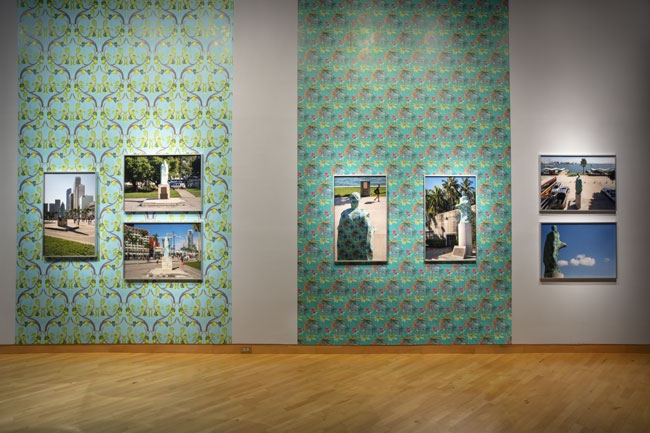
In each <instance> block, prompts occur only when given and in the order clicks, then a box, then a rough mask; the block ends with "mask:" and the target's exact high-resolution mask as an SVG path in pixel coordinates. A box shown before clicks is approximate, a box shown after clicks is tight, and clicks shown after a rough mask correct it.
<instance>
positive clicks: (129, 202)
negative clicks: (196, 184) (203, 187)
mask: <svg viewBox="0 0 650 433" xmlns="http://www.w3.org/2000/svg"><path fill="white" fill-rule="evenodd" d="M174 191H176V192H177V193H178V195H180V197H176V198H169V199H166V200H158V199H152V198H126V197H125V198H124V212H200V211H201V197H195V196H194V194H192V193H190V192H189V191H186V190H184V189H182V188H179V189H175V190H174Z"/></svg>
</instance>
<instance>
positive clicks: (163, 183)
mask: <svg viewBox="0 0 650 433" xmlns="http://www.w3.org/2000/svg"><path fill="white" fill-rule="evenodd" d="M170 196H171V191H170V190H169V166H168V165H167V161H163V163H162V164H160V183H159V184H158V200H167V199H169V197H170Z"/></svg>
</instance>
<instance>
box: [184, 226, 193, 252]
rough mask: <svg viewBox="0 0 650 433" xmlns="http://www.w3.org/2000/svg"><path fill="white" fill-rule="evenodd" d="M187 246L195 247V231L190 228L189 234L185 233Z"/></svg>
mask: <svg viewBox="0 0 650 433" xmlns="http://www.w3.org/2000/svg"><path fill="white" fill-rule="evenodd" d="M185 248H189V249H193V248H194V232H193V231H192V230H188V231H187V235H185Z"/></svg>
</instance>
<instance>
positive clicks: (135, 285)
mask: <svg viewBox="0 0 650 433" xmlns="http://www.w3.org/2000/svg"><path fill="white" fill-rule="evenodd" d="M82 4H83V3H82ZM157 4H158V7H155V8H151V7H147V5H146V4H143V5H137V4H135V3H133V4H132V3H128V4H124V5H120V4H119V3H118V4H116V5H114V4H112V3H110V2H87V7H86V6H82V5H81V4H78V3H76V2H58V3H57V2H45V3H42V2H20V5H19V8H18V14H17V19H18V27H19V35H18V77H19V83H20V89H19V93H18V100H19V102H18V103H19V111H18V135H19V137H18V143H14V144H15V145H17V146H18V233H17V250H18V251H17V266H16V270H15V273H16V279H17V283H16V285H17V291H16V342H17V343H20V344H35V343H59V344H62V343H83V344H89V343H211V344H214V343H228V342H230V341H231V318H230V317H231V316H230V308H231V304H230V295H231V279H230V271H231V270H230V231H231V229H230V225H231V219H230V207H231V205H230V183H231V181H230V179H231V163H230V155H231V143H230V130H231V105H232V103H231V94H232V93H231V74H232V20H233V12H232V9H233V4H232V2H230V1H228V0H225V1H216V2H203V1H201V0H197V1H190V2H182V3H181V2H173V1H172V2H168V3H165V2H160V3H157ZM188 153H191V154H200V155H201V156H202V160H203V163H202V164H203V165H202V172H203V173H202V174H203V178H202V180H201V184H202V190H203V192H202V194H203V195H202V198H203V201H204V203H203V211H202V212H201V213H176V214H174V213H164V212H155V211H148V212H147V213H145V214H138V215H133V214H125V213H124V209H123V192H124V155H133V154H138V155H148V154H157V155H170V154H188ZM46 171H56V172H74V171H87V172H96V173H97V183H98V187H97V192H96V195H94V200H95V202H96V203H97V206H96V211H95V214H96V217H97V242H98V248H97V250H98V254H97V258H96V259H86V260H45V259H44V258H43V253H42V251H41V243H42V241H43V219H44V215H43V201H44V199H43V172H46ZM86 192H87V193H89V194H91V193H90V192H88V191H86ZM92 194H94V192H92ZM145 221H146V222H187V223H202V233H201V234H202V242H201V245H202V247H203V248H204V251H205V253H204V254H203V260H202V263H201V262H199V265H201V264H202V281H200V282H175V281H174V282H170V281H153V282H147V281H137V282H125V281H124V269H123V261H124V259H125V258H124V254H123V244H124V240H123V229H122V224H123V223H125V222H145ZM195 227H199V226H198V225H195Z"/></svg>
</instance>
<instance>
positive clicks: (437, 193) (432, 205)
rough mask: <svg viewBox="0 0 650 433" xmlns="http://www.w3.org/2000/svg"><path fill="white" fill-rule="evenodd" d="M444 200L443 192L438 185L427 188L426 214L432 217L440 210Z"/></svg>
mask: <svg viewBox="0 0 650 433" xmlns="http://www.w3.org/2000/svg"><path fill="white" fill-rule="evenodd" d="M444 201H445V192H444V191H443V190H442V189H440V187H439V186H438V185H436V186H434V187H433V189H428V190H427V214H429V215H431V217H434V216H436V215H437V214H438V212H439V211H441V210H442V208H443V205H444Z"/></svg>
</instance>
